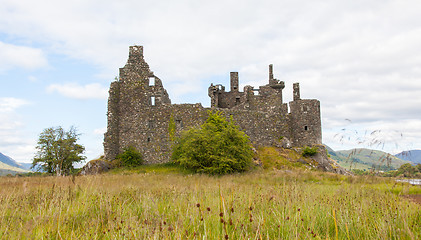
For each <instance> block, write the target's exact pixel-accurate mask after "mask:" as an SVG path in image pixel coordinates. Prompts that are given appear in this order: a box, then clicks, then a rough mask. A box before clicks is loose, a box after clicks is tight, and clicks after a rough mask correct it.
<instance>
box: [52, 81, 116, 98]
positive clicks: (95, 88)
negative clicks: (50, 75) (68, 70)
mask: <svg viewBox="0 0 421 240" xmlns="http://www.w3.org/2000/svg"><path fill="white" fill-rule="evenodd" d="M47 91H48V92H50V93H52V92H58V93H60V94H61V95H63V96H65V97H69V98H75V99H107V97H108V88H105V87H104V86H102V85H101V84H99V83H92V84H87V85H85V86H81V85H79V84H76V83H68V84H52V85H50V86H48V87H47Z"/></svg>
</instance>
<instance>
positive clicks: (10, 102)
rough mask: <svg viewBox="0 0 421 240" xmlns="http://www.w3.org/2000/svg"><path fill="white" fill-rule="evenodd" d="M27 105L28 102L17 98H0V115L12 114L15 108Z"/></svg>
mask: <svg viewBox="0 0 421 240" xmlns="http://www.w3.org/2000/svg"><path fill="white" fill-rule="evenodd" d="M27 104H29V102H28V101H26V100H24V99H19V98H0V113H6V112H13V111H14V110H16V109H17V108H19V107H21V106H24V105H27Z"/></svg>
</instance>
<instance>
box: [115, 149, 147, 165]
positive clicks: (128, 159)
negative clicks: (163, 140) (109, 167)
mask: <svg viewBox="0 0 421 240" xmlns="http://www.w3.org/2000/svg"><path fill="white" fill-rule="evenodd" d="M142 163H143V159H142V154H140V153H139V152H138V151H137V150H136V148H134V147H133V146H129V147H126V148H125V149H124V151H123V152H122V153H120V154H118V155H117V157H116V159H115V160H114V161H113V165H114V167H128V168H132V167H136V166H139V165H142Z"/></svg>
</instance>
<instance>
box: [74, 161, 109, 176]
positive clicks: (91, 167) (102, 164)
mask: <svg viewBox="0 0 421 240" xmlns="http://www.w3.org/2000/svg"><path fill="white" fill-rule="evenodd" d="M111 168H112V166H111V164H110V163H109V162H108V161H106V160H102V159H97V160H92V161H89V162H88V163H87V164H86V165H85V166H83V168H82V170H81V171H80V173H79V174H80V175H95V174H100V173H104V172H108V171H109V170H110V169H111Z"/></svg>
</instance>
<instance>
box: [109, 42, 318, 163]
mask: <svg viewBox="0 0 421 240" xmlns="http://www.w3.org/2000/svg"><path fill="white" fill-rule="evenodd" d="M230 80H231V86H230V91H229V92H227V91H225V87H224V86H222V85H220V84H217V85H213V84H211V86H210V87H209V90H208V95H209V97H210V99H211V108H204V107H202V105H201V104H200V103H197V104H171V100H170V98H169V96H168V93H167V91H166V90H165V88H164V87H163V84H162V81H161V79H159V78H158V77H157V76H155V75H154V73H153V72H152V71H151V70H150V69H149V65H148V64H147V63H146V62H145V60H144V58H143V47H142V46H131V47H130V50H129V59H128V60H127V63H126V65H125V66H124V67H123V68H120V76H119V79H118V80H117V81H115V82H112V83H111V86H110V90H109V99H108V128H107V132H106V133H105V138H104V152H105V159H107V160H113V159H114V158H115V157H116V156H117V155H118V154H119V153H120V152H122V151H123V149H124V148H125V147H128V146H134V147H135V148H136V149H137V150H138V151H140V152H141V153H142V155H143V158H144V160H145V162H146V163H149V164H150V163H163V162H168V161H170V158H171V146H172V144H173V143H174V139H175V138H176V137H177V136H179V135H180V133H181V131H183V130H187V129H189V128H191V127H195V126H198V125H200V124H202V123H203V122H204V121H205V120H206V118H207V116H208V111H209V110H218V111H220V112H222V113H223V114H225V115H226V117H227V118H229V117H230V116H232V117H233V119H234V120H235V122H236V124H237V125H238V126H239V128H240V129H241V130H242V131H244V132H245V133H246V134H247V135H248V136H249V137H250V140H251V142H252V144H253V145H254V146H255V147H258V146H272V145H276V143H277V142H279V141H280V139H282V138H287V139H289V140H290V141H291V144H292V146H295V147H301V146H311V145H316V144H321V143H322V130H321V120H320V102H319V101H318V100H315V99H301V98H300V87H299V84H298V83H294V84H293V96H294V98H293V101H292V102H289V105H288V104H287V103H283V100H282V90H283V89H284V87H285V83H284V82H283V81H279V80H277V79H275V78H274V77H273V66H272V65H269V79H268V84H267V85H265V86H260V87H259V88H258V89H255V88H253V87H252V86H245V87H244V89H243V91H242V92H241V91H240V89H239V77H238V72H231V73H230Z"/></svg>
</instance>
